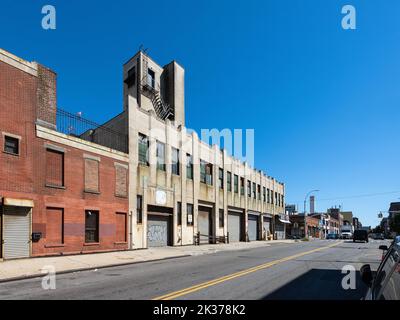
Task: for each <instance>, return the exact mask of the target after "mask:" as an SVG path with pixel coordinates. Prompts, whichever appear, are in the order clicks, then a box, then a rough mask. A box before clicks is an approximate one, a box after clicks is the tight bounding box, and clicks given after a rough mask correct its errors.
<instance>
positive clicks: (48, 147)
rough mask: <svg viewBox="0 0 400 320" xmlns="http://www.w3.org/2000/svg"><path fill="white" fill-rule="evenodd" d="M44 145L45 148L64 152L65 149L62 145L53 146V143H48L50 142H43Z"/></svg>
mask: <svg viewBox="0 0 400 320" xmlns="http://www.w3.org/2000/svg"><path fill="white" fill-rule="evenodd" d="M44 146H45V148H46V149H49V150H53V151H57V152H62V153H65V149H64V148H62V147H59V146H55V145H53V144H50V143H45V144H44Z"/></svg>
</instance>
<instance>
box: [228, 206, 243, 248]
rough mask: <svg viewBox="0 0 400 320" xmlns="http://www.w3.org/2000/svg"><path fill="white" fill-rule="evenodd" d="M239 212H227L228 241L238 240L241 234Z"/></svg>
mask: <svg viewBox="0 0 400 320" xmlns="http://www.w3.org/2000/svg"><path fill="white" fill-rule="evenodd" d="M241 225H242V224H241V214H240V213H237V212H232V211H229V212H228V232H229V242H239V241H240V238H241V237H240V235H241V234H242V228H241Z"/></svg>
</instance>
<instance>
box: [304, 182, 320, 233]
mask: <svg viewBox="0 0 400 320" xmlns="http://www.w3.org/2000/svg"><path fill="white" fill-rule="evenodd" d="M318 191H319V190H318V189H315V190H311V191H309V192H308V193H307V194H306V196H305V198H304V237H305V238H307V216H306V206H307V198H308V196H310V195H311V194H312V193H313V192H318Z"/></svg>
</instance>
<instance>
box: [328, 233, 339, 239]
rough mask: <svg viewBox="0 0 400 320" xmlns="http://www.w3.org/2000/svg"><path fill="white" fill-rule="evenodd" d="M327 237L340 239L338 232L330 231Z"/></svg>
mask: <svg viewBox="0 0 400 320" xmlns="http://www.w3.org/2000/svg"><path fill="white" fill-rule="evenodd" d="M326 239H339V235H338V234H337V233H328V235H327V236H326Z"/></svg>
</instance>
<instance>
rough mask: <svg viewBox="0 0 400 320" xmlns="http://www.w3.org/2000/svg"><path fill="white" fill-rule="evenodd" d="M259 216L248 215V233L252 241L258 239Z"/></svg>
mask: <svg viewBox="0 0 400 320" xmlns="http://www.w3.org/2000/svg"><path fill="white" fill-rule="evenodd" d="M257 230H258V216H255V215H252V214H249V215H248V235H249V240H250V241H256V240H258V232H257Z"/></svg>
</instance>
